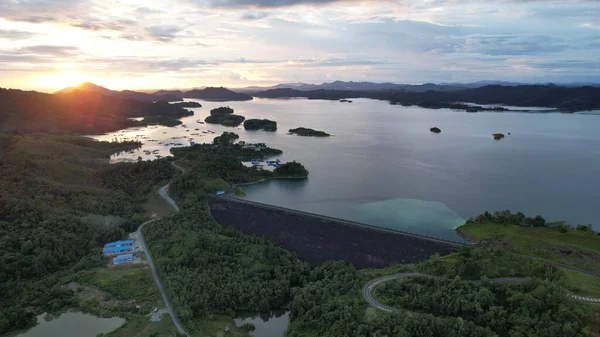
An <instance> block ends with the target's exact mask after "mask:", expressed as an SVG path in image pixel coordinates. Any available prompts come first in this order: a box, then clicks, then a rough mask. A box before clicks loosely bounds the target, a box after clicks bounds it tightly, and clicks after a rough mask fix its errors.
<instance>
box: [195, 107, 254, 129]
mask: <svg viewBox="0 0 600 337" xmlns="http://www.w3.org/2000/svg"><path fill="white" fill-rule="evenodd" d="M244 119H246V118H245V117H244V116H240V115H234V114H233V109H232V108H230V107H228V106H222V107H218V108H214V109H212V110H210V116H208V117H206V118H205V119H204V121H205V122H206V123H210V124H221V125H223V126H238V125H240V124H242V122H243V121H244Z"/></svg>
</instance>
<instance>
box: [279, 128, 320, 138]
mask: <svg viewBox="0 0 600 337" xmlns="http://www.w3.org/2000/svg"><path fill="white" fill-rule="evenodd" d="M288 132H289V133H291V134H296V135H298V136H304V137H329V136H331V135H330V134H328V133H327V132H323V131H317V130H313V129H309V128H303V127H300V128H295V129H290V130H289V131H288Z"/></svg>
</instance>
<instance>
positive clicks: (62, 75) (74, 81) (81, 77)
mask: <svg viewBox="0 0 600 337" xmlns="http://www.w3.org/2000/svg"><path fill="white" fill-rule="evenodd" d="M86 80H87V77H86V75H85V74H82V73H80V72H78V71H74V70H64V71H59V72H56V73H54V74H51V75H48V76H45V77H43V78H42V79H41V81H40V82H41V83H40V84H41V85H42V86H44V87H45V88H49V89H54V90H60V89H64V88H66V87H75V86H77V85H79V84H81V83H83V82H85V81H86Z"/></svg>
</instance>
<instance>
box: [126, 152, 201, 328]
mask: <svg viewBox="0 0 600 337" xmlns="http://www.w3.org/2000/svg"><path fill="white" fill-rule="evenodd" d="M171 165H173V166H174V167H176V168H177V169H179V170H180V171H181V174H184V173H185V169H184V168H183V167H181V166H179V165H177V164H175V162H171ZM169 184H170V183H168V184H166V185H165V186H163V187H161V188H160V189H159V193H160V196H161V197H162V198H163V199H165V200H166V201H167V202H168V203H169V204H170V205H171V206H172V207H173V209H175V212H179V207H177V203H175V201H174V200H173V199H171V197H170V196H169ZM157 220H160V219H154V220H150V221H146V222H144V223H143V224H141V225H140V227H138V229H137V231H136V232H137V236H138V238H139V240H140V245H141V246H142V249H143V251H144V253H145V254H146V259H147V260H148V265H149V266H150V270H151V271H152V276H153V277H154V281H155V282H156V286H157V287H158V290H159V291H160V295H161V296H162V298H163V301H164V302H165V306H166V307H167V311H168V312H169V315H170V316H171V320H173V324H174V325H175V327H176V328H177V331H179V333H180V334H183V335H184V336H186V337H189V336H190V335H189V334H188V333H187V331H185V329H184V328H183V325H181V321H179V317H177V313H176V312H175V310H174V309H173V305H172V304H171V301H170V300H169V296H168V295H167V291H166V290H165V287H164V285H163V284H162V282H161V281H160V278H159V277H158V272H157V271H156V267H155V266H154V261H153V260H152V256H151V255H150V250H148V248H147V246H146V242H145V241H144V235H143V234H142V228H144V226H145V225H147V224H149V223H152V222H154V221H157Z"/></svg>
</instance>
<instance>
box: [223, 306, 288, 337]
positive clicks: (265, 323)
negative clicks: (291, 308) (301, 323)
mask: <svg viewBox="0 0 600 337" xmlns="http://www.w3.org/2000/svg"><path fill="white" fill-rule="evenodd" d="M289 320H290V313H289V312H287V311H285V310H273V311H268V312H238V313H237V314H236V316H235V318H234V321H235V325H236V326H238V327H240V326H242V325H243V324H245V323H252V324H254V326H255V327H256V329H255V330H254V331H251V332H250V335H251V336H256V337H283V335H284V333H285V330H286V329H287V327H288V322H289Z"/></svg>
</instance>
